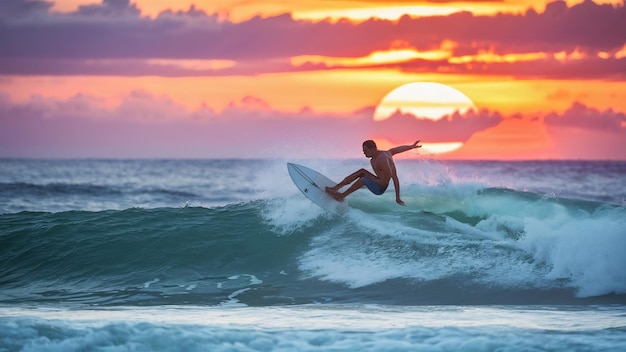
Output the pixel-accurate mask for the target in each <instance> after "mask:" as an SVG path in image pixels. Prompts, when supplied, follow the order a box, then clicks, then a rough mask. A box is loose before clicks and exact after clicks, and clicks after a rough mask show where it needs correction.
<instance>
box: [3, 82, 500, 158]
mask: <svg viewBox="0 0 626 352" xmlns="http://www.w3.org/2000/svg"><path fill="white" fill-rule="evenodd" d="M373 113H374V108H373V107H368V108H363V109H359V110H356V111H354V112H352V113H346V114H331V113H318V112H315V111H313V110H312V109H310V108H303V109H301V110H299V111H295V112H285V111H278V110H276V109H274V108H272V107H271V106H269V105H268V104H267V103H266V102H265V101H263V100H261V99H259V98H256V97H245V98H244V99H242V101H240V102H236V103H235V102H233V103H231V104H230V105H229V106H228V107H227V108H225V109H224V110H223V111H219V112H218V111H215V110H214V109H212V108H210V107H207V106H202V107H200V108H198V109H196V110H194V111H188V110H186V109H184V108H183V107H182V106H180V105H179V104H177V103H176V102H174V101H172V100H171V99H170V98H169V97H167V96H158V97H157V96H154V95H152V94H150V93H148V92H145V91H134V92H132V93H131V94H129V95H128V96H127V97H126V98H125V99H124V100H123V101H122V102H121V103H120V104H119V105H118V106H116V107H115V108H106V107H104V104H102V102H101V101H100V100H99V99H97V98H93V97H88V96H84V95H77V96H75V97H73V98H71V99H68V100H61V101H60V100H55V99H47V98H42V97H33V98H31V99H30V100H29V101H26V102H23V103H14V102H12V101H11V100H10V99H9V98H8V97H7V96H0V125H2V126H3V128H2V129H1V130H0V157H207V158H208V157H214V158H215V157H217V158H219V157H242V156H246V157H255V158H263V157H297V158H303V157H354V156H355V155H359V153H358V151H359V148H360V144H361V142H362V141H363V140H365V139H368V138H380V137H382V136H384V137H385V138H386V139H387V140H389V141H391V142H392V143H398V144H405V143H408V142H412V141H413V140H415V139H422V140H428V141H430V142H439V141H443V142H448V141H463V140H466V139H467V138H469V136H470V135H471V134H473V133H475V132H477V131H480V130H483V129H486V128H488V127H491V126H494V125H495V124H497V123H498V122H499V121H500V120H501V117H500V116H499V115H497V114H492V113H489V112H486V111H483V112H472V113H470V114H467V115H464V116H461V115H458V114H455V115H453V116H450V117H449V118H447V119H445V120H440V121H430V120H418V119H415V118H414V117H412V116H410V115H401V114H397V115H396V116H393V117H392V118H390V119H388V120H384V121H374V120H373Z"/></svg>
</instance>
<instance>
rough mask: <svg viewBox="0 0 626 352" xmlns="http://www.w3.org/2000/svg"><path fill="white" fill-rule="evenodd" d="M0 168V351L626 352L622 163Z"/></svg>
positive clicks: (43, 163)
mask: <svg viewBox="0 0 626 352" xmlns="http://www.w3.org/2000/svg"><path fill="white" fill-rule="evenodd" d="M288 161H291V162H298V163H300V164H303V165H306V166H308V167H311V168H313V169H317V170H319V171H320V172H322V173H324V174H325V175H327V176H329V177H330V178H331V179H334V180H336V181H339V180H340V179H341V178H342V177H343V176H345V175H347V174H348V173H349V172H351V171H354V170H355V169H356V168H360V167H366V166H367V165H368V161H367V160H366V159H359V160H341V161H340V160H16V159H5V160H0V351H626V162H600V161H597V162H592V161H533V162H480V161H473V162H460V161H457V162H452V161H450V162H442V161H436V160H430V159H421V160H400V161H398V162H397V165H398V172H399V176H400V182H401V192H402V198H403V200H404V201H405V203H406V206H399V205H397V204H395V202H394V199H395V198H394V192H393V190H392V189H391V188H392V187H390V189H389V190H388V191H387V193H386V194H384V195H383V196H374V195H372V194H371V193H369V192H368V191H366V190H361V191H358V192H356V193H355V194H353V195H351V196H350V197H349V198H348V199H347V202H348V205H349V210H348V211H347V212H346V213H345V214H341V215H334V214H330V213H326V212H324V211H323V210H322V209H321V208H319V207H317V206H316V205H314V204H313V203H311V202H310V201H308V200H307V199H306V198H305V197H304V196H303V195H301V194H300V193H299V191H298V190H297V189H296V188H295V186H294V185H293V184H292V183H291V180H290V179H289V176H288V174H287V168H286V163H287V162H288Z"/></svg>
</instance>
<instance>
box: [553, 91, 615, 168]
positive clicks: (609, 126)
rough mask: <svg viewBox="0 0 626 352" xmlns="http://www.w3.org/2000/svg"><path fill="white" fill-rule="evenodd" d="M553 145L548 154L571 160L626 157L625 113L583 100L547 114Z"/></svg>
mask: <svg viewBox="0 0 626 352" xmlns="http://www.w3.org/2000/svg"><path fill="white" fill-rule="evenodd" d="M545 124H546V126H547V127H548V133H549V135H550V136H551V138H552V140H553V141H554V144H553V145H552V146H551V148H550V150H549V153H553V154H555V155H567V156H568V158H571V159H609V158H613V159H615V158H617V159H622V160H624V159H626V114H624V113H622V112H616V111H613V110H611V109H607V110H605V111H600V110H597V109H593V108H590V107H587V106H585V105H583V104H580V103H575V104H573V105H572V106H571V107H570V108H569V109H568V110H567V111H565V112H563V113H562V114H556V113H552V114H549V115H547V116H546V117H545Z"/></svg>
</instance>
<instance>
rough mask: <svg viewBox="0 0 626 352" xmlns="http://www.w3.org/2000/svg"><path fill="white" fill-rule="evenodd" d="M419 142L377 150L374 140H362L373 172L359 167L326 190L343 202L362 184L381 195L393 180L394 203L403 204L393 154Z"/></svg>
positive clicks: (417, 144) (364, 151)
mask: <svg viewBox="0 0 626 352" xmlns="http://www.w3.org/2000/svg"><path fill="white" fill-rule="evenodd" d="M419 143H420V141H419V140H418V141H416V142H415V143H413V144H411V145H401V146H398V147H394V148H391V149H389V150H378V147H376V142H374V141H373V140H367V141H365V142H363V154H365V156H366V157H367V158H370V159H371V160H370V163H371V164H372V169H373V170H374V173H371V172H369V171H368V170H365V169H359V170H357V171H355V172H353V173H351V174H350V175H348V176H346V178H344V179H343V181H341V182H339V183H338V184H336V185H335V186H334V187H326V192H327V193H328V194H330V195H331V196H332V197H333V198H335V199H336V200H338V201H340V202H343V200H344V199H345V198H346V197H347V196H348V195H349V194H351V193H352V192H354V191H356V190H357V189H359V188H361V187H363V186H365V187H367V188H368V189H369V190H370V191H371V192H372V193H374V194H376V195H381V194H383V193H385V190H387V186H389V180H393V187H394V188H395V189H396V203H398V204H400V205H404V202H403V201H402V199H400V181H399V180H398V175H397V173H396V164H395V163H394V162H393V155H395V154H398V153H402V152H406V151H407V150H411V149H415V148H421V147H422V146H421V145H419ZM353 182H354V183H353ZM349 184H352V185H351V186H350V187H349V188H348V189H347V190H345V191H344V192H340V191H339V189H341V188H342V187H344V186H347V185H349Z"/></svg>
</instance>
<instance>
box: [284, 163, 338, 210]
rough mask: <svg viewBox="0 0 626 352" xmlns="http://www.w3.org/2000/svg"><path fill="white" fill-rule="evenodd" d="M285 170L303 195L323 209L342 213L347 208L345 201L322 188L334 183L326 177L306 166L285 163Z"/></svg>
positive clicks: (334, 183)
mask: <svg viewBox="0 0 626 352" xmlns="http://www.w3.org/2000/svg"><path fill="white" fill-rule="evenodd" d="M287 170H288V171H289V176H290V177H291V180H292V181H293V183H294V184H295V185H296V187H298V189H299V190H300V192H302V194H304V196H305V197H307V198H309V199H310V200H311V201H312V202H313V203H315V204H317V205H319V206H320V207H322V208H323V209H325V210H328V211H330V212H333V213H343V212H345V211H346V210H347V209H348V206H347V204H346V203H345V202H338V201H336V200H335V199H334V198H333V197H331V196H330V195H329V194H328V193H326V191H325V190H324V188H325V187H332V186H334V185H336V184H337V183H336V182H333V181H332V180H331V179H329V178H328V177H326V176H324V175H322V174H320V173H319V172H317V171H315V170H312V169H309V168H308V167H306V166H302V165H298V164H293V163H287Z"/></svg>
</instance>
